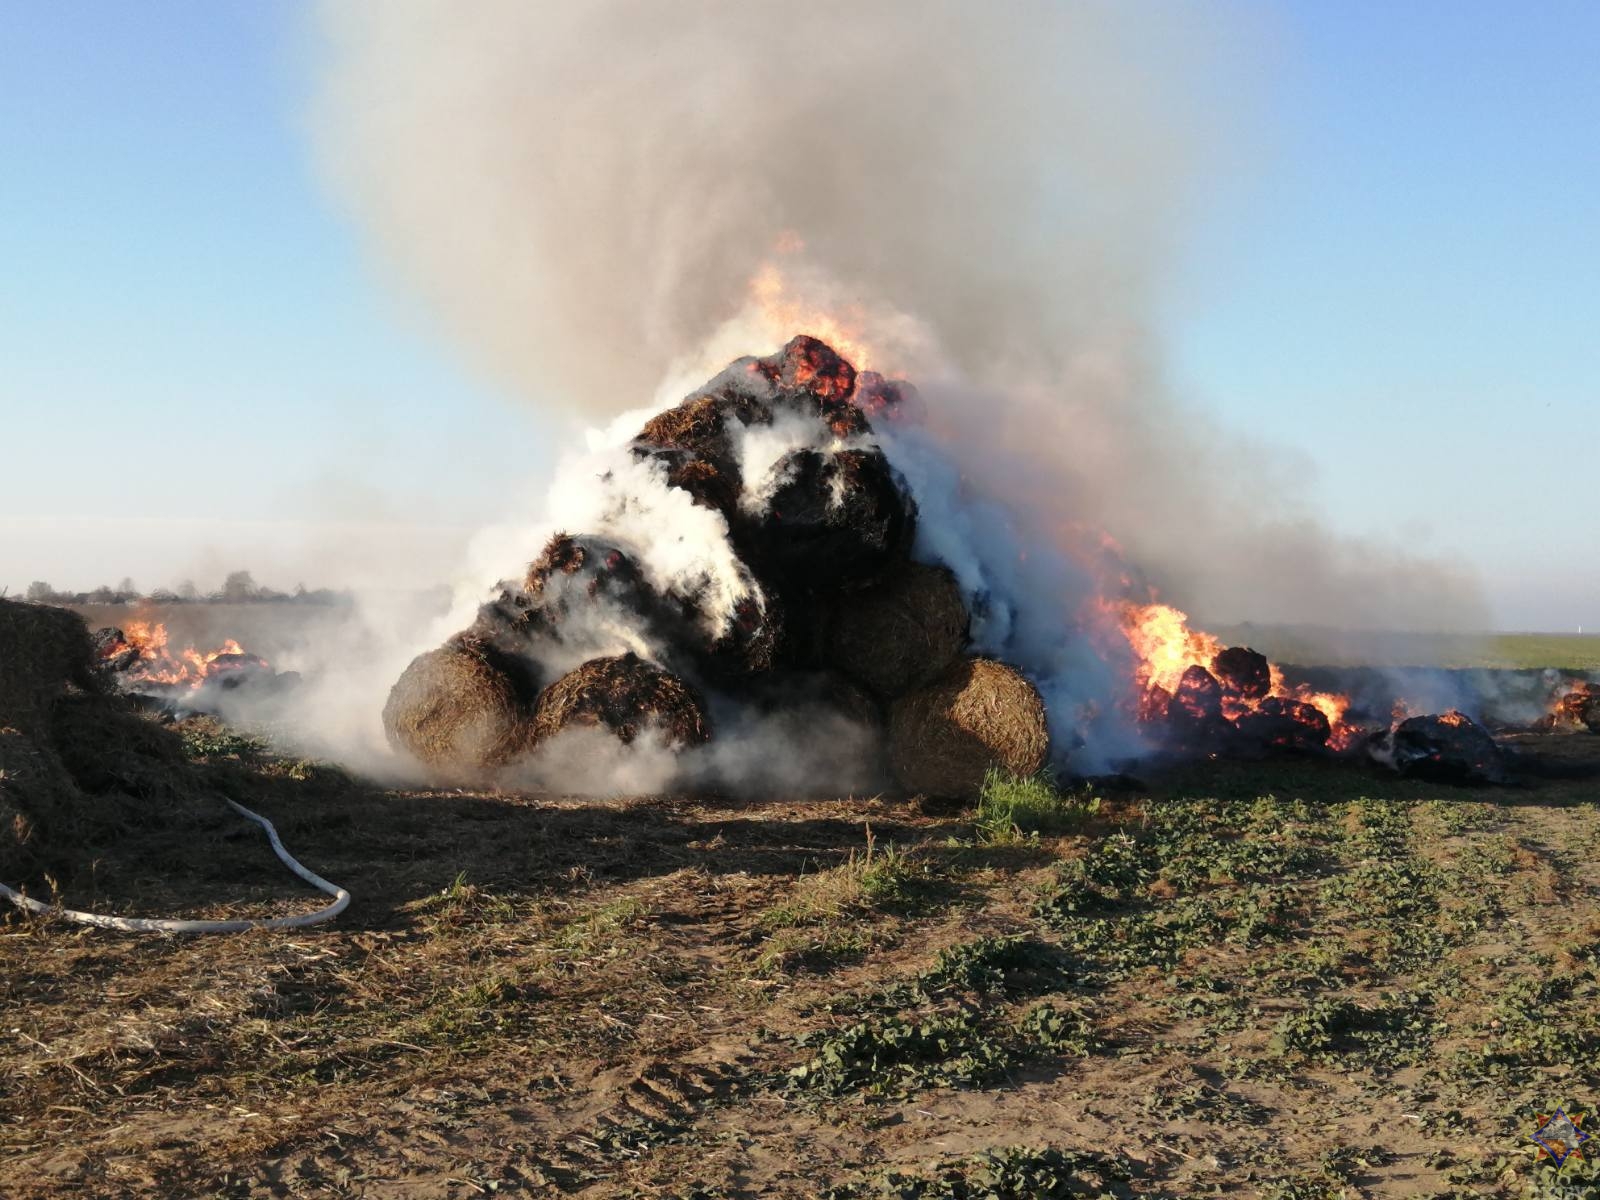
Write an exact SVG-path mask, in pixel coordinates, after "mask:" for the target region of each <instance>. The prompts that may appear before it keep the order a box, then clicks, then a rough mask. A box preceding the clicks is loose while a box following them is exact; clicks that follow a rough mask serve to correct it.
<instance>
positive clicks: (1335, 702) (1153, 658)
mask: <svg viewBox="0 0 1600 1200" xmlns="http://www.w3.org/2000/svg"><path fill="white" fill-rule="evenodd" d="M1120 616H1121V631H1122V634H1123V636H1124V637H1126V638H1127V640H1128V645H1129V647H1130V648H1131V649H1132V650H1133V653H1134V657H1135V659H1136V660H1137V661H1136V666H1135V670H1134V681H1135V683H1136V684H1137V685H1138V694H1139V695H1140V696H1141V697H1147V696H1149V695H1150V694H1151V693H1152V692H1154V691H1155V689H1158V688H1159V689H1161V691H1162V692H1165V693H1169V694H1170V693H1176V692H1177V691H1178V686H1179V684H1180V683H1181V682H1182V680H1183V676H1184V672H1186V671H1188V670H1189V669H1190V668H1191V667H1203V668H1204V669H1205V670H1206V671H1208V672H1209V671H1211V669H1212V664H1213V662H1214V661H1215V660H1216V657H1217V655H1218V654H1220V653H1221V652H1222V650H1223V648H1224V647H1223V644H1222V642H1221V640H1220V639H1218V638H1216V637H1214V636H1213V635H1211V634H1209V633H1206V632H1205V631H1203V630H1198V629H1191V628H1190V627H1189V617H1188V614H1186V613H1183V612H1180V611H1179V610H1178V609H1176V608H1173V607H1172V606H1171V605H1169V604H1154V603H1152V604H1137V603H1134V602H1132V601H1128V602H1124V604H1123V606H1122V611H1121V614H1120ZM1269 670H1270V672H1271V678H1270V683H1269V686H1268V688H1267V692H1266V695H1265V696H1262V697H1258V698H1254V699H1252V698H1250V697H1245V696H1237V695H1227V696H1225V697H1224V699H1223V705H1222V711H1223V715H1224V716H1225V717H1227V718H1228V719H1229V720H1230V721H1235V720H1238V719H1239V718H1240V717H1242V716H1244V715H1246V714H1247V713H1251V712H1254V711H1256V710H1257V709H1258V708H1259V707H1260V704H1261V701H1262V700H1264V699H1267V698H1269V697H1270V698H1275V699H1278V700H1290V701H1294V702H1296V703H1299V704H1308V705H1310V706H1311V707H1312V708H1315V709H1317V710H1318V711H1319V712H1321V713H1322V715H1323V716H1325V717H1326V718H1327V719H1328V726H1329V728H1330V729H1331V731H1332V732H1331V733H1330V735H1329V738H1328V745H1329V746H1330V747H1331V748H1333V749H1335V750H1342V749H1345V748H1347V747H1348V746H1350V745H1351V744H1353V743H1354V741H1355V739H1356V738H1357V737H1358V736H1359V735H1360V732H1361V731H1360V729H1359V728H1357V727H1355V726H1352V725H1349V724H1347V723H1346V722H1345V719H1344V718H1345V713H1346V712H1348V711H1349V708H1350V698H1349V697H1348V696H1341V695H1336V694H1334V693H1332V692H1319V691H1314V690H1313V689H1311V688H1310V687H1307V686H1306V685H1305V684H1293V685H1291V684H1288V683H1286V682H1285V681H1284V678H1283V672H1282V671H1281V670H1280V669H1279V668H1278V666H1277V665H1276V664H1275V663H1274V664H1270V666H1269Z"/></svg>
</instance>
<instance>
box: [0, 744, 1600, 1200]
mask: <svg viewBox="0 0 1600 1200" xmlns="http://www.w3.org/2000/svg"><path fill="white" fill-rule="evenodd" d="M183 732H184V734H185V737H186V745H187V746H188V748H189V753H190V754H191V756H192V757H193V759H194V761H195V763H196V766H197V769H203V770H206V771H209V772H211V774H210V775H209V776H208V778H211V779H213V780H215V782H216V785H217V787H218V789H219V791H225V792H226V793H227V794H230V795H233V796H235V798H237V799H239V800H240V801H241V802H243V803H245V804H247V805H249V806H251V807H253V808H256V809H258V810H259V811H262V812H264V813H265V814H266V815H268V816H269V817H271V818H272V819H273V820H274V821H275V822H276V823H277V824H278V827H279V830H280V832H281V834H282V836H283V838H284V841H285V842H286V843H287V844H288V846H289V847H290V849H291V850H292V851H293V852H294V853H295V854H296V856H297V857H299V858H300V859H301V860H302V861H303V862H304V863H305V864H306V865H307V866H309V867H311V868H312V869H313V870H316V871H318V872H320V873H321V874H323V875H325V876H327V877H328V878H330V879H332V880H334V881H336V882H338V883H340V884H342V885H343V886H345V887H347V888H348V889H349V890H350V891H351V892H352V893H353V894H354V896H355V900H354V902H353V903H352V905H351V907H350V908H349V910H348V911H347V912H346V913H345V914H344V915H343V916H342V917H341V918H339V919H338V920H337V921H336V922H335V923H334V924H332V925H331V926H327V927H322V928H318V929H312V930H304V931H298V932H293V933H288V934H284V933H277V934H268V933H263V934H257V935H244V936H232V937H150V936H134V935H121V934H116V933H107V932H102V931H96V930H89V929H85V928H81V927H76V926H72V925H68V924H65V923H62V922H59V921H56V920H47V919H35V918H28V917H26V916H24V915H22V914H20V913H14V914H11V915H9V916H7V917H5V918H4V920H5V922H6V923H5V924H4V925H3V926H0V1006H3V1019H0V1061H3V1066H4V1079H5V1086H4V1088H3V1092H0V1195H3V1196H5V1197H11V1198H16V1200H24V1198H32V1197H40V1198H44V1197H49V1198H56V1197H68V1196H71V1197H79V1196H149V1195H206V1196H369V1197H408V1198H409V1197H471V1196H482V1195H489V1194H516V1195H540V1196H543V1195H574V1196H594V1197H601V1196H641V1197H643V1196H672V1197H693V1196H703V1197H713V1196H715V1197H754V1196H794V1197H801V1196H807V1197H809V1196H819V1195H824V1194H833V1195H837V1196H879V1195H883V1196H930V1197H932V1196H951V1197H958V1196H973V1197H977V1196H995V1197H1000V1196H1022V1195H1029V1196H1069V1195H1099V1194H1109V1195H1140V1196H1194V1195H1200V1194H1208V1193H1212V1192H1215V1193H1218V1194H1230V1195H1245V1196H1251V1195H1255V1196H1264V1197H1282V1198H1291V1197H1302V1198H1303V1197H1322V1196H1327V1197H1334V1196H1371V1197H1403V1196H1463V1197H1464V1196H1469V1195H1505V1196H1510V1195H1520V1194H1525V1193H1527V1192H1528V1191H1529V1189H1530V1188H1534V1187H1545V1186H1548V1185H1550V1184H1552V1183H1558V1182H1559V1183H1563V1184H1566V1185H1570V1186H1577V1187H1582V1188H1593V1187H1594V1186H1596V1185H1595V1184H1594V1183H1593V1178H1594V1176H1593V1175H1592V1174H1591V1173H1590V1170H1589V1168H1588V1166H1587V1165H1586V1164H1585V1163H1584V1162H1583V1161H1582V1160H1580V1159H1576V1158H1575V1159H1569V1160H1568V1162H1567V1164H1566V1166H1565V1167H1563V1168H1562V1170H1561V1171H1560V1172H1559V1173H1557V1172H1556V1170H1555V1167H1554V1164H1553V1163H1552V1162H1551V1161H1550V1160H1548V1159H1541V1158H1539V1157H1538V1154H1539V1151H1538V1147H1537V1146H1536V1145H1535V1144H1534V1143H1533V1142H1532V1140H1531V1135H1532V1133H1533V1132H1534V1130H1535V1128H1536V1127H1537V1123H1538V1121H1539V1119H1540V1116H1541V1114H1548V1113H1551V1112H1553V1111H1554V1109H1555V1107H1556V1106H1557V1105H1561V1104H1564V1105H1566V1106H1567V1109H1568V1111H1569V1112H1570V1111H1573V1110H1574V1109H1576V1110H1577V1111H1579V1112H1580V1113H1581V1112H1583V1111H1584V1110H1586V1109H1587V1107H1588V1106H1590V1105H1592V1104H1593V1103H1594V1102H1595V1100H1596V1099H1597V1098H1600V1088H1597V1086H1596V1084H1597V1068H1596V1058H1595V1050H1596V1048H1597V1047H1600V1028H1597V1027H1596V1025H1595V1022H1594V1017H1593V1013H1594V1010H1595V1001H1596V999H1597V998H1600V866H1597V863H1596V859H1597V855H1596V850H1597V848H1600V816H1597V812H1596V807H1595V804H1594V801H1595V799H1596V797H1597V793H1600V784H1597V783H1596V781H1595V780H1594V779H1593V778H1592V777H1591V778H1577V777H1575V778H1568V779H1549V780H1545V781H1543V782H1540V783H1538V784H1536V785H1532V786H1527V787H1522V788H1515V789H1489V790H1468V789H1441V788H1434V787H1430V786H1426V785H1417V784H1413V783H1405V782H1401V781H1399V780H1396V779H1395V778H1393V777H1391V776H1387V775H1383V774H1379V773H1377V772H1376V771H1373V770H1368V769H1366V768H1364V767H1361V766H1353V765H1347V764H1339V763H1334V762H1327V761H1310V760H1306V761H1295V760H1287V761H1277V762H1267V763H1260V764H1237V763H1235V764H1223V763H1209V764H1203V765H1200V766H1196V767H1193V768H1190V769H1187V770H1184V771H1181V772H1172V773H1169V774H1167V775H1165V776H1163V777H1160V778H1152V779H1149V780H1146V781H1144V783H1143V784H1141V785H1137V786H1133V785H1130V786H1128V787H1127V788H1126V789H1124V790H1121V791H1117V792H1112V793H1104V794H1102V795H1101V796H1100V797H1099V799H1100V804H1099V805H1098V807H1097V810H1096V811H1095V812H1094V813H1093V815H1092V816H1091V817H1089V818H1088V819H1087V820H1086V822H1085V823H1084V824H1083V825H1082V827H1081V828H1080V829H1079V830H1077V831H1075V832H1073V833H1072V834H1070V835H1067V836H1044V837H1028V836H1026V835H1023V836H1013V837H1011V838H1008V839H1000V840H998V841H995V840H987V841H985V840H982V839H980V838H979V837H978V836H977V833H976V831H975V826H974V823H973V814H972V813H971V812H970V810H963V809H961V808H958V807H954V806H934V805H924V804H920V803H919V802H917V801H915V800H899V799H893V798H884V797H878V798H862V797H845V798H838V799H829V800H825V801H814V802H804V803H791V802H781V801H753V800H748V799H736V798H717V797H678V796H671V797H648V798H639V799H631V800H623V801H616V802H611V803H597V802H592V801H588V802H579V801H572V800H563V799H556V798H546V797H531V796H523V795H509V794H500V793H473V792H459V791H451V792H416V791H387V790H382V789H378V788H374V787H369V786H367V785H365V784H363V783H361V782H360V781H357V780H352V779H349V778H347V777H345V776H344V775H342V774H341V773H339V772H338V771H336V770H333V769H331V768H328V767H326V766H322V765H319V764H315V763H306V762H298V761H293V760H287V759H283V758H280V757H277V756H275V755H273V754H272V753H270V752H268V751H266V750H264V749H262V748H260V747H258V746H256V745H253V744H251V743H249V742H247V741H244V740H241V739H239V738H236V737H232V736H230V735H228V734H227V733H226V731H219V730H216V729H215V728H214V727H210V726H207V725H205V724H204V723H200V724H196V725H194V726H192V727H188V728H186V729H185V730H183ZM1515 740H1517V741H1519V742H1520V743H1521V744H1522V745H1523V747H1524V748H1527V749H1529V750H1531V751H1534V752H1536V753H1538V754H1539V755H1540V756H1542V757H1543V758H1544V759H1545V760H1546V761H1551V762H1559V763H1564V764H1567V765H1568V767H1570V768H1572V770H1573V773H1574V775H1576V774H1578V773H1579V771H1580V769H1582V768H1600V737H1596V736H1593V735H1587V734H1573V735H1565V736H1561V735H1542V736H1531V735H1530V736H1527V737H1523V738H1520V739H1515ZM1082 799H1084V800H1087V799H1089V797H1087V796H1085V797H1082ZM218 810H219V811H218V814H217V817H216V820H215V822H214V823H211V824H209V825H207V826H205V827H204V828H201V829H198V830H195V831H192V832H191V833H190V834H188V835H186V836H185V837H184V838H182V839H174V838H173V837H172V836H171V833H170V831H169V830H162V829H152V830H151V831H150V832H149V833H148V835H146V836H142V837H141V836H134V837H132V838H130V839H129V840H128V841H127V842H125V843H124V844H122V845H120V846H119V847H115V848H111V849H108V850H107V851H106V852H105V853H104V854H102V855H100V856H99V857H98V858H97V859H96V860H94V861H93V862H86V863H85V864H83V867H82V869H81V870H80V871H78V872H77V873H76V874H74V875H73V877H72V878H71V879H68V880H63V881H62V883H63V885H64V887H65V892H64V895H63V899H64V900H66V901H67V902H68V903H70V904H72V905H74V906H77V907H94V908H97V909H99V910H101V911H116V912H125V913H141V914H147V915H149V914H155V915H160V914H174V913H183V914H189V915H207V916H213V915H215V916H220V915H239V914H251V913H257V914H259V913H268V912H282V911H299V910H308V909H310V908H313V907H315V906H316V905H317V904H318V903H319V900H318V899H317V898H316V897H315V896H314V895H312V894H310V893H309V892H308V891H307V890H305V889H304V888H303V887H302V886H301V885H300V884H299V883H298V881H296V880H295V879H293V878H292V877H291V876H290V875H288V873H287V872H285V871H283V869H282V868H281V866H280V865H279V864H278V863H277V862H276V860H275V859H273V857H272V856H271V853H270V851H269V849H268V848H267V846H266V845H265V843H264V841H263V840H262V839H261V837H260V835H259V831H258V830H256V829H255V828H254V826H251V825H248V824H247V823H244V822H240V821H238V820H237V819H236V818H233V817H232V816H230V815H228V814H227V813H226V811H225V810H224V809H223V807H222V805H221V803H220V801H219V802H218ZM830 1189H832V1191H830ZM1570 1194H1572V1195H1580V1194H1591V1193H1590V1192H1586V1191H1577V1192H1572V1193H1570Z"/></svg>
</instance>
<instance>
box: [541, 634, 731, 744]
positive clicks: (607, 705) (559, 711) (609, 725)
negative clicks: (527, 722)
mask: <svg viewBox="0 0 1600 1200" xmlns="http://www.w3.org/2000/svg"><path fill="white" fill-rule="evenodd" d="M595 727H600V728H603V729H606V730H608V731H609V732H611V733H612V734H614V735H615V736H616V738H617V740H618V741H620V742H622V743H623V744H624V745H626V744H629V743H631V742H632V741H634V739H636V738H637V737H639V736H640V735H641V734H643V733H646V732H650V731H654V732H657V733H659V734H660V735H661V736H662V738H663V739H664V741H665V742H666V744H667V745H668V746H670V747H672V748H673V749H678V750H682V749H686V748H687V747H690V746H700V745H704V744H705V743H706V742H707V741H708V740H710V737H711V732H710V726H709V725H708V724H707V721H706V713H705V703H704V701H702V700H701V699H700V697H699V695H698V694H697V693H696V692H695V690H694V689H693V688H692V687H690V686H689V685H688V684H686V683H685V682H684V681H683V680H681V679H679V678H678V677H677V676H676V675H674V674H672V673H671V672H670V671H664V670H662V669H661V668H660V667H658V666H656V665H655V664H654V663H648V662H645V661H644V660H643V659H642V658H639V657H638V656H637V655H634V654H621V655H617V656H615V657H612V658H596V659H591V660H590V661H588V662H586V663H584V664H583V665H582V666H581V667H579V668H578V669H577V670H575V671H569V672H568V673H567V674H565V675H563V676H562V677H561V678H560V679H558V680H556V681H555V682H554V683H553V684H551V685H550V686H549V687H548V688H546V689H545V690H544V694H543V695H541V696H540V697H539V705H538V708H536V709H535V710H534V714H533V727H532V735H533V739H534V740H535V741H543V740H544V739H546V738H552V737H554V736H555V735H556V734H558V733H560V732H561V731H562V730H564V729H574V728H591V729H592V728H595Z"/></svg>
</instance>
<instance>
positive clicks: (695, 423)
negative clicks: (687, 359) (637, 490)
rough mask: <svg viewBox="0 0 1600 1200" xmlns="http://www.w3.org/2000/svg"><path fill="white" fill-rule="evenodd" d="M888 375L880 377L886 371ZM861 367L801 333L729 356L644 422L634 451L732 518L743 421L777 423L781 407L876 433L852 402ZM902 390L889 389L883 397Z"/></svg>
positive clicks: (836, 431) (832, 425) (847, 433)
mask: <svg viewBox="0 0 1600 1200" xmlns="http://www.w3.org/2000/svg"><path fill="white" fill-rule="evenodd" d="M880 379H881V377H880ZM855 386H856V372H855V368H854V367H852V366H851V365H850V364H849V363H848V362H847V361H845V359H844V358H843V357H841V356H840V355H839V354H838V352H837V351H835V350H834V349H833V348H832V347H831V346H829V345H827V343H825V342H823V341H821V340H819V339H817V338H814V337H811V336H809V335H805V334H802V335H801V336H799V337H796V338H794V339H792V340H791V341H790V342H789V343H788V345H786V346H785V347H784V348H783V349H782V350H780V351H779V352H778V353H777V354H774V355H770V356H768V357H766V358H741V359H738V360H736V361H734V362H733V363H730V364H729V365H728V366H727V367H726V368H724V369H723V370H722V371H721V372H720V373H719V374H718V375H717V376H716V378H714V379H712V380H711V381H710V382H709V383H707V384H706V385H705V387H703V388H701V389H700V390H699V391H697V392H695V393H694V394H693V395H691V396H688V397H686V398H685V399H684V400H683V401H681V402H680V403H678V404H676V405H674V406H673V407H672V408H669V409H667V410H666V411H664V412H660V413H657V414H656V415H655V416H653V417H651V418H650V419H649V420H648V421H646V422H645V424H644V427H643V428H642V429H640V431H639V433H638V434H637V436H636V437H635V438H634V453H635V454H636V455H639V456H640V457H651V458H657V459H659V460H661V461H663V462H664V463H665V464H666V467H667V482H668V483H669V484H670V485H671V486H673V487H678V488H682V489H683V490H685V491H687V492H688V493H689V494H690V495H691V496H693V497H694V500H695V502H696V503H697V504H702V505H704V506H706V507H709V508H714V509H716V510H717V511H719V512H721V513H723V514H724V515H725V516H728V517H729V518H730V519H732V518H733V517H734V516H735V515H736V512H737V507H738V498H739V495H740V493H741V492H742V491H743V489H744V487H745V484H746V482H747V481H746V480H745V479H744V477H743V472H742V469H741V465H740V462H739V453H738V445H737V441H736V437H737V435H738V433H739V432H740V431H741V429H742V428H745V427H749V426H752V425H771V424H772V422H773V419H774V417H775V415H777V414H778V413H780V412H782V413H785V414H792V415H794V416H798V417H801V418H804V419H808V420H814V421H816V422H818V425H819V429H818V432H819V434H820V433H821V432H822V427H826V430H827V432H828V433H829V434H830V435H831V436H832V437H836V438H843V437H851V436H855V435H861V434H867V433H870V432H871V424H870V422H869V421H868V420H867V414H866V412H865V411H864V410H863V409H862V408H861V407H859V406H858V405H856V404H853V403H851V397H852V394H853V393H854V391H855ZM890 396H893V398H895V399H896V400H898V399H899V396H900V393H899V392H897V391H892V390H885V391H884V392H883V393H882V396H881V397H880V398H882V399H887V398H888V397H890Z"/></svg>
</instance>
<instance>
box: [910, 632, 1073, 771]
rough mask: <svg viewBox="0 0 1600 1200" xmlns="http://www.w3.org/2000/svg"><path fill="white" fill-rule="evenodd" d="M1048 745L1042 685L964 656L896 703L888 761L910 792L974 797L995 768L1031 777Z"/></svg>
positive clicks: (1003, 667) (989, 661)
mask: <svg viewBox="0 0 1600 1200" xmlns="http://www.w3.org/2000/svg"><path fill="white" fill-rule="evenodd" d="M1049 750H1050V735H1049V732H1048V730H1047V727H1046V724H1045V712H1044V701H1043V700H1042V699H1040V696H1039V692H1038V690H1037V689H1036V688H1035V687H1034V686H1033V684H1031V683H1029V682H1028V681H1027V680H1026V679H1024V678H1023V677H1022V676H1021V675H1020V674H1018V673H1017V672H1016V671H1015V670H1013V669H1012V668H1011V667H1008V666H1006V665H1005V664H1004V663H998V662H995V661H993V660H992V659H987V658H966V659H962V660H961V661H960V662H958V663H956V664H955V666H953V667H951V668H950V669H949V670H948V671H947V672H946V673H945V674H943V675H941V676H940V677H939V678H938V679H936V680H934V682H932V683H930V684H928V685H927V686H926V687H924V688H921V689H919V690H917V691H915V692H911V693H909V694H907V695H905V696H902V697H900V699H898V700H896V701H895V702H894V704H893V705H892V706H891V707H890V709H889V765H890V767H891V769H892V770H893V771H894V774H895V778H896V779H897V780H899V782H900V785H901V786H902V787H904V788H905V789H906V790H907V791H909V792H921V793H923V794H925V795H929V796H938V797H962V796H970V795H974V794H976V793H977V791H978V789H979V788H981V787H982V786H983V778H984V775H985V774H986V773H987V772H988V770H989V768H990V767H1001V768H1003V769H1005V770H1007V771H1011V772H1013V773H1014V774H1017V775H1032V774H1033V773H1034V772H1036V771H1038V770H1039V769H1040V768H1041V767H1043V766H1044V764H1045V759H1046V756H1047V755H1048V754H1049Z"/></svg>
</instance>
